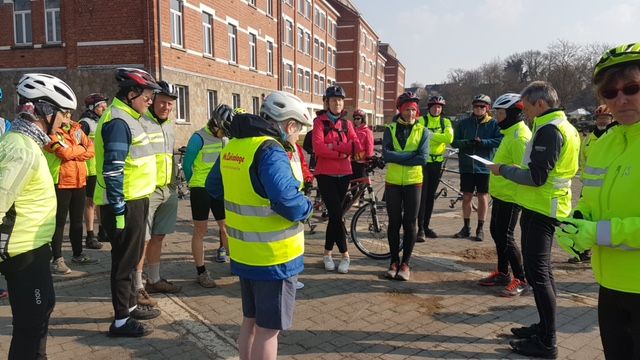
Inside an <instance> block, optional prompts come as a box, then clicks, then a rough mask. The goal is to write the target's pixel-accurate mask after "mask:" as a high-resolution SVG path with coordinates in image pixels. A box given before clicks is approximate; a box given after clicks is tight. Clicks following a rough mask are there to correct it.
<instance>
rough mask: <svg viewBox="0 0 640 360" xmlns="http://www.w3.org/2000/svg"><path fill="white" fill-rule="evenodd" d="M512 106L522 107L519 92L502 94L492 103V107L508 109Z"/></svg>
mask: <svg viewBox="0 0 640 360" xmlns="http://www.w3.org/2000/svg"><path fill="white" fill-rule="evenodd" d="M512 107H517V108H519V109H522V104H521V102H520V94H515V93H506V94H502V95H500V96H499V97H498V98H497V99H496V101H495V102H494V103H493V108H494V109H509V108H512Z"/></svg>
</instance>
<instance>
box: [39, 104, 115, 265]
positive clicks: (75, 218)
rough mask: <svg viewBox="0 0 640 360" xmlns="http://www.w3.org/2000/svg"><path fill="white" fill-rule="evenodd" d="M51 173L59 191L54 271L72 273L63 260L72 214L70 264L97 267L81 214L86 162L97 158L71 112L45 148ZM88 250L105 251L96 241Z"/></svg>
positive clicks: (53, 245)
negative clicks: (84, 248) (85, 251)
mask: <svg viewBox="0 0 640 360" xmlns="http://www.w3.org/2000/svg"><path fill="white" fill-rule="evenodd" d="M44 150H45V153H44V155H45V157H46V158H47V162H48V164H49V171H51V176H52V177H53V183H54V184H55V188H56V200H57V204H58V206H57V209H56V231H55V233H54V234H53V239H52V241H51V249H52V250H53V271H54V272H55V273H56V274H60V275H66V274H70V273H71V269H69V267H68V266H67V264H66V263H65V261H64V258H63V257H62V236H63V232H64V227H65V223H66V222H67V215H69V240H70V241H71V248H72V250H73V257H72V258H71V262H73V263H74V264H78V265H87V264H94V263H96V262H97V260H95V259H92V258H90V257H88V256H87V255H85V254H83V252H82V214H83V212H84V203H85V198H86V190H85V186H86V183H87V165H86V161H87V160H89V159H92V158H93V157H94V156H95V150H94V146H93V142H92V141H91V140H89V137H88V136H87V135H85V133H84V132H83V131H82V128H81V127H80V125H79V124H78V123H77V122H75V121H71V113H70V112H67V113H65V116H64V118H63V120H62V123H61V124H60V127H59V128H57V129H55V130H54V134H52V135H51V142H50V143H49V144H48V145H47V146H45V147H44ZM87 247H91V248H94V249H100V248H102V244H101V243H99V242H98V241H96V240H95V239H94V240H93V242H88V243H87Z"/></svg>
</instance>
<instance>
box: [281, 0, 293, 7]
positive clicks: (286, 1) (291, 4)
mask: <svg viewBox="0 0 640 360" xmlns="http://www.w3.org/2000/svg"><path fill="white" fill-rule="evenodd" d="M282 2H283V3H285V4H287V5H289V6H293V0H282Z"/></svg>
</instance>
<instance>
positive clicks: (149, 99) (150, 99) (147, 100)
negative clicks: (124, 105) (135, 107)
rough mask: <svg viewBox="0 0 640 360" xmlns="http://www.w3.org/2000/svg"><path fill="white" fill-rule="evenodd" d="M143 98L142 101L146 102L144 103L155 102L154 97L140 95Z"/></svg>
mask: <svg viewBox="0 0 640 360" xmlns="http://www.w3.org/2000/svg"><path fill="white" fill-rule="evenodd" d="M140 96H141V97H142V100H144V102H149V101H152V100H153V97H152V96H147V95H140Z"/></svg>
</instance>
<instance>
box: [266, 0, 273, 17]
mask: <svg viewBox="0 0 640 360" xmlns="http://www.w3.org/2000/svg"><path fill="white" fill-rule="evenodd" d="M267 15H269V16H273V0H267Z"/></svg>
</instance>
